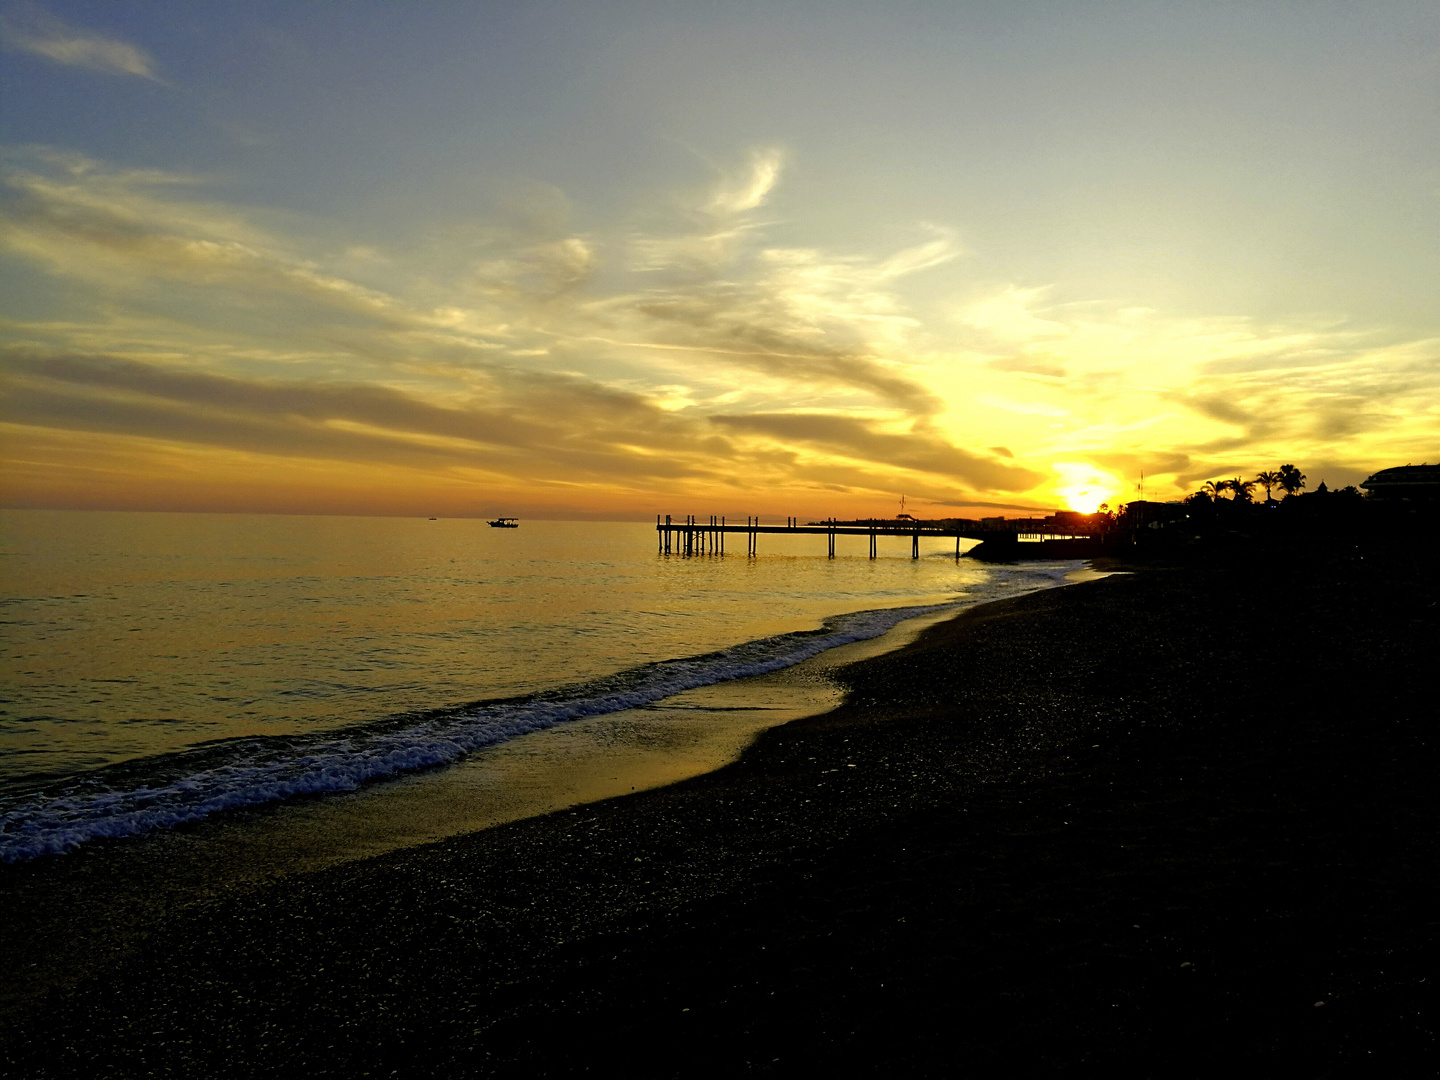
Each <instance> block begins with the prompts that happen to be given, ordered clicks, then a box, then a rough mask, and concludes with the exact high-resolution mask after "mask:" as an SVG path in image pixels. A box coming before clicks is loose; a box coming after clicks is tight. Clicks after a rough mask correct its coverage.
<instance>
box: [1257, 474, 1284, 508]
mask: <svg viewBox="0 0 1440 1080" xmlns="http://www.w3.org/2000/svg"><path fill="white" fill-rule="evenodd" d="M1255 482H1256V483H1257V484H1259V485H1260V486H1261V487H1263V488H1264V489H1265V501H1266V502H1267V503H1268V502H1269V501H1270V490H1271V489H1272V488H1274V487H1276V486H1278V485H1279V483H1280V474H1279V473H1278V472H1274V471H1266V472H1262V473H1256V474H1255Z"/></svg>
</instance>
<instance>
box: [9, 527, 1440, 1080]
mask: <svg viewBox="0 0 1440 1080" xmlns="http://www.w3.org/2000/svg"><path fill="white" fill-rule="evenodd" d="M1437 600H1440V581H1437V573H1436V568H1435V566H1434V565H1433V562H1430V561H1428V560H1427V557H1426V555H1424V554H1421V553H1417V552H1416V551H1414V550H1411V551H1409V552H1405V551H1401V550H1395V551H1385V550H1381V549H1379V548H1376V547H1371V548H1366V549H1358V548H1355V547H1354V546H1353V545H1344V546H1341V545H1333V546H1329V547H1326V546H1323V545H1314V546H1311V547H1308V548H1306V549H1304V550H1299V549H1293V548H1282V547H1276V548H1274V549H1273V550H1257V549H1253V548H1252V549H1251V550H1248V551H1243V552H1232V553H1230V554H1228V555H1227V554H1224V553H1209V554H1207V555H1205V556H1203V557H1194V558H1191V559H1189V560H1187V562H1186V564H1185V565H1180V566H1171V567H1168V568H1167V567H1150V568H1146V569H1144V570H1143V571H1142V572H1138V573H1135V574H1131V575H1126V576H1117V577H1112V578H1108V579H1106V580H1102V581H1095V582H1090V583H1086V584H1083V585H1078V586H1076V587H1074V588H1067V589H1058V590H1051V591H1049V592H1045V593H1040V594H1035V595H1031V596H1028V597H1022V598H1019V599H1016V600H1010V601H1004V602H1001V603H998V604H992V605H986V606H985V607H982V608H979V609H976V610H975V611H973V612H971V613H969V614H968V615H965V616H962V617H961V618H959V619H957V620H954V621H953V622H948V623H943V624H941V625H938V626H936V627H934V628H932V629H931V630H929V631H927V632H926V634H924V635H923V636H922V638H921V639H920V640H919V641H918V642H916V643H915V644H913V645H911V646H909V647H908V648H906V649H903V650H901V651H899V652H896V653H890V654H887V655H883V656H879V657H875V658H872V659H869V660H866V661H863V662H861V663H858V664H855V665H853V666H851V667H849V668H846V669H844V670H843V671H842V672H841V673H840V677H841V678H842V680H843V681H844V682H845V683H846V684H847V685H848V686H849V688H850V693H849V697H848V700H847V702H846V704H845V705H844V706H843V707H841V708H839V709H836V710H834V711H831V712H829V713H826V714H825V715H822V716H818V717H813V718H809V719H803V720H798V721H796V722H794V723H790V724H786V725H784V726H783V727H778V728H774V729H772V730H770V731H768V732H766V733H765V734H763V735H762V736H760V738H759V739H758V740H757V741H756V742H755V744H754V745H753V746H752V747H751V748H750V749H748V750H747V751H746V752H745V753H744V754H743V755H742V756H741V757H740V759H739V761H737V762H735V763H734V764H732V765H729V766H726V767H725V768H722V769H720V770H718V771H716V772H712V773H709V774H707V775H704V776H699V777H695V778H692V779H689V780H685V781H683V782H680V783H676V784H672V785H669V786H665V787H660V788H656V789H653V790H650V791H645V792H638V793H636V794H634V795H629V796H625V797H621V798H616V799H610V800H608V801H605V802H600V803H596V804H592V805H586V806H580V807H574V808H571V809H567V810H563V811H560V812H557V813H553V814H550V815H547V816H544V817H540V818H531V819H527V820H521V821H515V822H512V823H509V824H504V825H500V826H498V827H496V828H492V829H487V830H485V831H483V832H479V833H475V834H472V835H468V836H460V837H454V838H451V839H448V840H444V841H441V842H439V843H435V844H431V845H427V846H423V847H419V848H411V849H408V850H398V851H392V852H389V853H387V854H384V855H380V856H378V857H376V858H372V859H369V860H366V861H362V862H351V863H346V864H343V865H339V866H333V867H330V868H326V869H321V870H317V871H314V872H311V873H307V874H303V875H297V876H293V877H289V878H287V879H284V880H282V881H278V882H276V883H274V884H273V885H270V886H265V887H260V888H256V889H252V890H250V891H248V892H246V893H245V894H244V896H243V897H240V898H226V897H219V898H217V899H216V900H215V901H214V902H213V903H210V904H206V905H201V906H198V907H193V908H191V909H189V910H187V911H185V912H183V913H181V914H180V915H179V916H178V917H177V918H176V919H174V920H173V921H172V922H171V923H170V924H169V925H167V926H166V927H164V928H163V929H162V930H160V931H157V932H156V933H154V934H153V935H151V936H150V937H149V938H148V939H147V940H146V941H145V943H144V946H143V948H140V949H138V950H136V951H134V952H133V953H130V954H128V955H125V956H120V957H117V958H116V960H115V962H114V963H113V964H111V965H109V966H106V967H105V968H104V969H103V970H101V971H100V972H99V973H98V974H97V975H96V976H95V977H93V978H92V979H90V980H88V981H87V982H85V983H83V984H82V985H80V986H78V987H76V988H74V989H73V990H69V991H64V992H61V993H57V995H56V996H55V997H54V998H53V999H52V1000H51V1001H49V1002H47V1007H46V1008H45V1009H44V1011H43V1012H42V1013H40V1014H38V1015H39V1016H40V1017H41V1019H40V1020H32V1021H30V1022H27V1023H24V1024H21V1025H17V1026H15V1027H13V1028H12V1029H11V1031H10V1032H9V1035H8V1038H7V1043H6V1048H5V1053H6V1060H7V1062H8V1066H9V1068H8V1071H10V1072H11V1073H13V1074H15V1075H37V1076H39V1075H57V1076H58V1075H87V1076H91V1075H151V1074H170V1075H190V1076H193V1075H216V1076H222V1075H240V1076H249V1075H276V1074H279V1073H281V1072H282V1071H288V1072H294V1071H302V1072H308V1073H311V1074H315V1075H338V1076H359V1075H364V1074H369V1075H390V1074H391V1073H392V1072H394V1073H397V1074H398V1075H441V1076H462V1075H476V1074H480V1075H568V1074H572V1073H580V1072H587V1071H588V1072H595V1073H608V1072H615V1071H619V1070H622V1069H623V1070H625V1071H628V1072H631V1073H634V1074H638V1075H681V1076H691V1075H733V1074H735V1073H739V1072H746V1071H771V1072H776V1073H781V1072H784V1073H805V1074H808V1073H811V1072H816V1071H820V1070H827V1071H832V1072H838V1073H842V1074H857V1073H879V1074H886V1075H894V1074H897V1073H904V1072H913V1073H920V1074H926V1075H942V1074H943V1075H950V1074H952V1073H955V1072H960V1071H965V1070H967V1069H973V1070H976V1071H978V1072H980V1073H981V1074H982V1075H988V1074H993V1073H995V1072H999V1071H1001V1070H1004V1071H1007V1072H1009V1071H1021V1072H1037V1071H1043V1072H1046V1073H1055V1072H1061V1073H1063V1072H1077V1073H1093V1072H1096V1071H1098V1070H1100V1069H1105V1070H1109V1071H1112V1072H1117V1073H1119V1074H1121V1075H1212V1074H1213V1073H1215V1072H1217V1071H1219V1070H1221V1069H1231V1068H1235V1067H1237V1065H1239V1064H1240V1063H1242V1062H1243V1063H1244V1065H1245V1066H1246V1067H1247V1068H1249V1069H1251V1070H1252V1071H1257V1072H1259V1073H1261V1074H1269V1075H1275V1074H1282V1073H1283V1074H1291V1073H1305V1074H1310V1075H1322V1076H1323V1075H1353V1074H1356V1073H1363V1074H1371V1073H1373V1074H1375V1075H1426V1074H1433V1072H1434V1068H1435V1065H1436V1061H1437V1059H1436V1048H1435V1030H1434V1009H1433V1004H1432V1002H1433V989H1432V987H1433V984H1434V980H1435V978H1436V977H1437V971H1436V966H1435V961H1436V959H1437V950H1436V915H1435V912H1436V911H1437V910H1440V902H1437V901H1440V897H1437V895H1436V893H1437V889H1436V885H1435V883H1434V879H1435V875H1434V866H1435V865H1436V855H1437V851H1436V848H1437V833H1436V829H1435V824H1436V813H1435V812H1436V809H1437V807H1436V799H1437V796H1436V785H1435V781H1434V777H1435V765H1436V739H1435V730H1434V723H1435V721H1434V717H1435V712H1436V710H1435V705H1434V700H1435V694H1434V681H1433V680H1434V657H1435V655H1436V646H1437V644H1440V636H1437V624H1440V615H1437V607H1436V604H1437ZM77 865H78V864H77Z"/></svg>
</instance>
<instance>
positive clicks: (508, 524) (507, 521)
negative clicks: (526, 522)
mask: <svg viewBox="0 0 1440 1080" xmlns="http://www.w3.org/2000/svg"><path fill="white" fill-rule="evenodd" d="M485 524H487V525H489V526H490V527H491V528H492V529H518V528H519V527H520V519H519V518H496V519H495V520H494V521H487V522H486V523H485Z"/></svg>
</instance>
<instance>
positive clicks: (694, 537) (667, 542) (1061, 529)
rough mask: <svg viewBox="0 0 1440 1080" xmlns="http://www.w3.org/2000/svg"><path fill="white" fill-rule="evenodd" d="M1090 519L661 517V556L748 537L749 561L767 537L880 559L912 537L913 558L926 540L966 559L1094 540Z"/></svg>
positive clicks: (702, 551)
mask: <svg viewBox="0 0 1440 1080" xmlns="http://www.w3.org/2000/svg"><path fill="white" fill-rule="evenodd" d="M1086 517H1088V515H1080V514H1067V513H1063V512H1062V513H1058V514H1053V515H1051V516H1049V517H1045V518H1010V519H1008V520H1007V519H1006V518H1003V517H1002V518H981V519H979V520H975V519H973V518H947V519H943V520H940V521H922V520H918V519H905V518H874V519H869V520H858V521H856V520H851V521H840V520H836V519H828V520H825V521H810V522H806V523H805V524H804V525H801V524H800V520H799V518H786V523H785V524H784V525H761V524H760V519H759V517H756V516H751V517H747V518H746V519H745V524H743V525H742V524H740V523H739V522H736V523H734V524H731V523H730V522H728V521H727V520H726V519H725V518H723V517H716V516H714V515H711V517H710V518H709V519H708V520H706V521H701V520H700V519H699V518H698V517H696V516H694V515H693V514H692V515H687V516H686V517H685V520H684V521H675V520H673V519H672V518H671V517H670V515H669V514H666V515H665V516H664V518H663V519H662V518H661V517H660V515H658V514H657V515H656V516H655V531H656V533H657V534H658V537H657V541H658V545H659V546H658V550H659V551H660V553H662V554H665V555H671V554H674V555H682V556H696V555H723V554H725V537H726V536H728V535H731V534H734V533H743V534H744V535H745V538H746V550H745V554H746V555H747V556H754V555H756V554H758V542H759V537H760V536H761V535H763V534H767V533H768V534H779V533H786V534H797V535H799V534H806V535H811V536H824V537H827V538H828V540H829V556H830V558H832V559H833V558H834V557H835V538H836V537H837V536H868V537H869V538H870V558H872V559H873V558H875V557H876V542H877V541H878V539H879V538H880V537H882V536H906V537H909V538H910V557H911V558H912V559H918V558H919V557H920V538H921V537H922V536H933V537H941V538H945V539H949V538H953V539H954V540H955V557H956V558H957V559H958V558H959V557H960V541H961V540H981V541H986V540H994V541H1000V542H1013V541H1019V540H1022V539H1028V540H1058V539H1090V538H1092V537H1094V536H1096V535H1098V530H1097V529H1095V528H1094V527H1093V526H1092V525H1091V523H1090V522H1089V521H1085V520H1082V519H1084V518H1086Z"/></svg>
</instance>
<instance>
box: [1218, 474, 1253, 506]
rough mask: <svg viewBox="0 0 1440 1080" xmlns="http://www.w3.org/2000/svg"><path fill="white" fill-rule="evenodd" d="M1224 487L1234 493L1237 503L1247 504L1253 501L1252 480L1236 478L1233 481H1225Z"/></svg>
mask: <svg viewBox="0 0 1440 1080" xmlns="http://www.w3.org/2000/svg"><path fill="white" fill-rule="evenodd" d="M1225 486H1226V487H1228V488H1229V489H1230V490H1231V491H1233V492H1234V493H1235V495H1234V499H1235V501H1236V502H1238V503H1248V502H1251V501H1253V499H1254V494H1253V493H1254V491H1255V481H1254V480H1241V479H1240V477H1238V476H1237V477H1235V479H1234V480H1226V481H1225Z"/></svg>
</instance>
